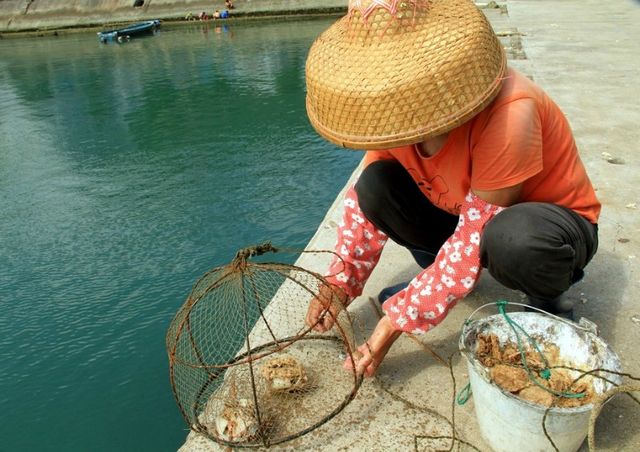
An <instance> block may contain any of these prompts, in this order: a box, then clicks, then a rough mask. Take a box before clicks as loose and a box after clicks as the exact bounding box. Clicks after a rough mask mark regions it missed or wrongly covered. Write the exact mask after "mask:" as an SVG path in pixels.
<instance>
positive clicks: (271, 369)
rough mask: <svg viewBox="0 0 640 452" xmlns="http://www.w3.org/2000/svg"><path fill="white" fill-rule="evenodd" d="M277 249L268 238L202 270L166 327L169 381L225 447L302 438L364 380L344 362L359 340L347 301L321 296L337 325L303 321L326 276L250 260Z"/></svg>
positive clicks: (191, 415)
mask: <svg viewBox="0 0 640 452" xmlns="http://www.w3.org/2000/svg"><path fill="white" fill-rule="evenodd" d="M278 251H281V250H280V249H277V248H275V247H273V246H272V245H271V244H270V243H264V244H262V245H258V246H255V247H250V248H246V249H243V250H240V251H238V253H237V254H236V256H235V258H234V259H233V260H232V261H231V262H230V263H229V264H227V265H223V266H219V267H216V268H214V269H212V270H210V271H208V272H207V273H205V274H204V275H203V276H202V277H201V278H200V279H199V280H198V281H197V282H196V283H195V285H194V287H193V289H192V290H191V293H190V294H189V296H188V297H187V300H186V301H185V303H184V304H183V306H182V307H181V308H180V309H179V310H178V312H177V313H176V315H175V317H174V319H173V321H172V322H171V324H170V326H169V329H168V332H167V337H166V345H167V353H168V357H169V376H170V382H171V387H172V390H173V394H174V397H175V399H176V402H177V404H178V407H179V409H180V411H181V413H182V415H183V417H184V418H185V421H186V422H187V425H188V426H189V427H190V428H191V429H192V430H194V431H196V432H198V433H200V434H202V435H204V436H206V437H208V438H210V439H212V440H214V441H216V442H218V443H220V444H223V445H226V446H230V447H269V446H271V445H275V444H280V443H283V442H285V441H289V440H292V439H295V438H298V437H300V436H302V435H304V434H306V433H308V432H310V431H312V430H314V429H315V428H317V427H319V426H321V425H323V424H325V423H326V422H328V421H329V420H330V419H332V418H333V417H334V416H336V415H337V414H338V413H339V412H340V411H342V410H343V409H344V407H346V406H347V405H348V404H349V403H350V402H351V401H352V400H353V398H354V397H355V395H356V393H357V391H358V389H359V387H360V384H361V382H362V377H361V376H359V375H357V373H356V372H355V369H354V370H353V371H351V372H345V370H344V369H343V368H342V360H343V359H344V356H348V357H350V358H352V359H353V355H352V354H353V353H354V352H355V348H354V339H353V327H352V325H351V318H350V317H349V315H348V313H347V311H346V310H345V309H344V306H343V305H341V300H337V299H335V297H334V298H332V299H331V300H324V299H323V304H324V303H325V302H326V308H325V311H324V313H323V314H324V315H330V316H332V317H333V320H334V322H335V327H334V328H333V330H332V331H331V332H327V333H324V334H318V333H315V332H314V331H313V325H312V326H308V325H305V324H304V318H305V316H304V313H305V312H306V310H307V307H308V306H309V302H310V301H311V299H312V298H314V297H316V298H318V297H321V296H320V289H321V288H323V287H326V286H329V283H328V282H327V281H326V280H325V279H324V277H322V276H320V275H319V274H317V273H314V272H312V271H309V270H305V269H303V268H301V267H298V266H295V265H288V264H282V263H278V262H267V263H256V262H252V261H251V259H252V258H253V257H255V256H260V255H263V254H265V253H275V252H278ZM305 252H307V253H311V252H312V251H305ZM320 252H321V253H326V251H320ZM330 308H332V309H330ZM333 308H335V309H333ZM334 312H335V314H334ZM319 321H320V320H319Z"/></svg>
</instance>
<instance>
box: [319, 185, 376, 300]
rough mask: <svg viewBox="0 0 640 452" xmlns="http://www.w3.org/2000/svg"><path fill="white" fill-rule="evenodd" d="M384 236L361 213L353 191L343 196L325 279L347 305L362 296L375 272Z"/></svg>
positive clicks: (353, 189) (350, 189) (352, 188)
mask: <svg viewBox="0 0 640 452" xmlns="http://www.w3.org/2000/svg"><path fill="white" fill-rule="evenodd" d="M386 242H387V235H386V234H384V233H383V232H382V231H380V230H378V229H377V228H376V227H375V226H374V225H373V224H372V223H371V222H369V220H367V218H366V217H365V216H364V214H363V213H362V210H360V205H359V204H358V195H357V194H356V191H355V188H354V187H353V186H352V187H351V188H349V190H348V191H347V193H346V194H345V196H344V213H343V216H342V221H341V222H340V224H339V225H338V241H337V244H336V252H337V254H338V256H339V257H338V256H336V257H334V259H333V260H332V262H331V265H330V266H329V269H328V270H327V273H326V279H327V280H328V281H329V282H330V283H332V284H335V285H336V286H338V287H340V288H342V289H343V290H344V291H345V293H346V294H347V296H348V297H349V301H350V300H353V299H354V298H355V297H357V296H358V295H360V294H361V293H362V289H363V288H364V284H365V283H366V282H367V279H368V278H369V275H370V274H371V272H372V271H373V269H374V268H375V266H376V264H377V263H378V260H379V259H380V254H381V253H382V248H384V245H385V243H386Z"/></svg>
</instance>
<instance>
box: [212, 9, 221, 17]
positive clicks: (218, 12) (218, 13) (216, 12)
mask: <svg viewBox="0 0 640 452" xmlns="http://www.w3.org/2000/svg"><path fill="white" fill-rule="evenodd" d="M213 18H214V19H220V10H217V9H216V10H215V12H214V13H213Z"/></svg>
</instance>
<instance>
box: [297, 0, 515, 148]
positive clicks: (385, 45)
mask: <svg viewBox="0 0 640 452" xmlns="http://www.w3.org/2000/svg"><path fill="white" fill-rule="evenodd" d="M505 71H506V56H505V53H504V49H503V48H502V45H501V44H500V41H499V40H498V38H497V36H496V35H495V33H494V32H493V30H492V28H491V25H490V24H489V22H488V21H487V19H486V18H485V16H484V14H483V13H482V12H481V11H480V10H479V9H478V8H477V7H476V6H475V4H474V3H473V2H472V1H471V0H430V1H425V0H350V3H349V9H348V13H347V15H346V16H345V17H343V18H342V19H340V20H338V21H337V22H336V23H335V24H333V25H332V26H331V27H329V29H327V30H326V31H325V32H323V33H322V34H321V35H320V36H319V37H318V38H317V39H316V41H315V42H314V43H313V45H312V47H311V50H310V51H309V56H308V58H307V63H306V80H307V101H306V103H307V114H308V115H309V119H310V121H311V124H312V125H313V127H314V128H315V129H316V130H317V131H318V133H319V134H320V135H322V136H323V137H325V138H326V139H327V140H329V141H331V142H333V143H335V144H337V145H339V146H343V147H349V148H354V149H387V148H392V147H396V146H402V145H406V144H413V143H417V142H420V141H422V140H423V139H426V138H429V137H433V136H436V135H440V134H442V133H444V132H447V131H449V130H451V129H453V128H455V127H457V126H459V125H460V124H462V123H464V122H466V121H468V120H469V119H470V118H472V117H473V116H474V115H476V114H477V113H479V112H480V111H481V110H482V109H484V108H485V107H486V106H487V105H488V104H489V103H490V102H491V101H492V100H493V98H494V97H495V95H496V94H497V93H498V91H499V90H500V87H501V83H502V79H503V77H504V74H505Z"/></svg>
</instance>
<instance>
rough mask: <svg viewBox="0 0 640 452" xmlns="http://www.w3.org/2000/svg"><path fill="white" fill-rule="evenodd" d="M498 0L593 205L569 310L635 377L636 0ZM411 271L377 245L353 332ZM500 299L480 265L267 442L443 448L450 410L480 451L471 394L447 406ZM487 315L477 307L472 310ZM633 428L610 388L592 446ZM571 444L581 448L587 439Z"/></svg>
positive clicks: (317, 240) (627, 447) (322, 237)
mask: <svg viewBox="0 0 640 452" xmlns="http://www.w3.org/2000/svg"><path fill="white" fill-rule="evenodd" d="M500 4H501V5H503V6H506V13H505V8H504V7H503V8H502V9H500V8H492V9H490V10H485V13H486V14H487V16H488V17H489V19H490V20H491V23H492V25H493V26H494V29H495V30H496V31H497V32H498V34H499V35H500V36H501V39H502V40H503V44H504V45H505V47H506V48H507V50H508V53H509V58H510V59H509V64H511V65H512V66H514V67H516V68H518V69H520V70H521V71H523V72H525V73H526V74H527V75H529V76H530V77H532V78H533V79H534V80H536V82H537V83H539V84H540V85H541V86H542V87H543V88H544V89H545V90H546V91H547V92H548V93H549V94H551V96H552V97H553V98H554V99H555V100H556V101H557V103H558V104H559V105H560V106H561V108H562V109H563V111H564V112H565V113H566V115H567V116H568V118H569V121H570V123H571V124H572V127H573V129H574V131H575V135H576V140H577V142H578V146H579V148H580V150H581V156H582V159H583V161H584V163H585V165H586V167H587V170H588V171H589V174H590V177H591V179H592V181H593V183H594V185H595V187H596V189H597V193H598V196H599V198H600V200H601V201H602V203H603V212H602V216H601V220H600V249H599V252H598V253H597V255H596V256H595V258H594V259H593V261H592V262H591V263H590V264H589V266H588V267H587V269H586V273H587V274H586V277H585V278H584V280H583V281H581V282H580V283H578V284H576V285H575V286H573V287H572V288H571V289H570V291H569V293H568V294H569V296H570V297H572V298H574V299H575V300H576V302H577V307H576V308H575V311H576V316H577V317H578V318H579V317H582V316H584V317H586V318H588V319H590V320H592V321H593V322H595V323H596V324H597V325H598V326H599V328H600V335H601V337H603V339H604V340H605V341H606V342H607V343H608V344H609V345H611V347H612V348H613V350H614V351H616V352H617V353H618V355H619V356H620V358H621V360H622V365H623V369H624V371H625V372H629V373H631V374H632V375H635V376H639V375H640V358H638V352H637V344H640V296H638V293H639V290H640V278H639V277H638V270H637V268H638V263H637V260H638V259H639V258H640V216H639V214H638V210H637V209H638V205H639V204H640V195H639V194H638V190H637V187H638V186H640V171H639V170H640V168H639V161H640V160H639V159H638V151H639V149H638V147H639V146H640V145H639V144H638V143H640V128H639V127H638V124H640V109H638V106H637V99H639V98H640V88H639V85H638V83H637V74H638V73H640V57H639V55H640V39H639V38H640V28H638V23H640V4H639V3H637V2H635V3H634V2H631V1H620V2H614V3H607V4H603V3H602V2H599V1H596V0H566V1H563V2H557V1H552V0H508V2H506V3H504V2H501V3H500ZM336 152H340V151H336ZM345 152H346V151H345ZM349 184H350V182H349V183H347V186H348V185H349ZM341 211H342V209H341V200H340V198H339V199H337V200H336V202H335V204H334V205H333V207H332V208H331V209H330V210H329V211H328V213H327V216H326V218H325V219H324V221H323V222H322V224H321V225H320V227H319V229H318V231H317V233H316V235H315V236H314V237H313V239H312V240H311V241H310V243H309V245H308V248H309V249H332V247H333V244H334V241H335V229H336V225H337V222H338V221H339V220H340V216H341ZM297 264H298V265H300V266H302V267H305V268H308V269H311V270H315V271H318V272H323V271H324V270H325V267H326V264H327V262H326V261H320V260H318V259H309V258H308V257H307V256H303V257H301V258H300V260H299V261H298V262H297ZM418 271H419V268H418V267H417V266H416V265H415V264H414V263H413V260H412V258H411V256H410V254H409V253H408V252H407V251H406V250H404V249H402V248H401V247H398V246H396V245H394V244H393V243H391V244H390V245H388V246H387V247H386V248H385V251H384V253H383V256H382V259H381V261H380V263H379V265H378V266H377V267H376V269H375V271H374V273H373V274H372V276H371V278H370V280H369V282H368V284H367V286H366V289H365V292H364V293H363V295H362V296H361V297H360V298H358V299H357V300H355V301H354V303H353V304H352V305H351V306H350V307H349V309H350V311H351V312H352V313H353V314H354V315H355V316H356V317H357V318H358V319H359V321H360V322H361V323H362V324H363V325H364V330H365V331H364V333H363V334H365V335H366V334H367V333H368V332H370V331H371V330H372V329H373V327H374V325H375V323H376V322H377V319H378V315H379V314H378V311H377V308H376V303H375V301H374V299H375V297H376V295H377V293H378V292H379V290H380V289H382V288H383V287H386V286H388V285H390V284H393V283H397V282H400V281H405V280H407V279H410V278H412V277H413V276H414V275H415V274H416V273H417V272H418ZM500 299H503V300H508V301H511V302H520V301H522V294H520V293H518V292H515V291H511V290H509V289H506V288H504V287H502V286H501V285H500V284H498V283H497V282H496V281H495V280H493V279H492V278H491V276H490V275H489V274H488V273H487V272H485V273H484V274H483V276H482V278H481V280H480V282H479V285H478V286H477V288H476V290H475V291H474V292H473V293H472V294H471V295H470V296H468V297H467V298H466V299H464V300H462V301H461V302H459V303H458V305H457V306H456V307H455V308H454V309H453V310H452V312H451V313H450V315H449V316H448V317H447V319H446V320H445V321H444V322H443V323H442V324H440V325H439V326H438V327H437V328H436V329H434V330H433V331H431V332H429V333H428V334H426V335H425V336H422V337H416V338H410V337H408V336H403V337H401V339H400V340H399V341H397V342H396V343H395V344H394V346H393V347H392V349H391V351H390V352H389V354H388V355H387V357H386V359H385V361H384V362H383V364H382V366H381V367H380V369H379V371H378V373H377V375H376V376H375V377H374V378H372V379H368V380H366V381H365V383H364V384H363V386H362V388H361V390H360V392H359V393H358V395H357V397H356V399H355V400H354V401H353V402H352V403H351V404H350V405H348V406H347V407H346V409H345V410H344V411H343V412H341V413H340V414H339V415H338V416H337V417H336V418H334V419H333V420H331V421H330V422H329V423H327V424H325V425H323V426H322V427H320V428H318V429H316V430H314V431H313V432H311V433H310V434H308V435H306V436H304V437H302V438H300V439H298V440H295V441H293V442H290V443H287V444H284V445H282V446H277V447H274V448H273V449H275V450H363V451H364V450H367V451H369V450H374V451H378V450H428V451H431V450H449V446H450V444H451V442H450V441H451V440H449V439H436V438H435V437H438V436H440V437H447V436H449V437H450V436H452V434H453V430H452V422H451V420H452V418H453V417H452V408H455V430H456V437H457V438H460V439H462V440H463V441H466V442H467V443H468V444H471V445H473V446H474V447H475V448H477V449H479V450H489V447H488V445H487V444H486V443H485V442H484V440H483V438H482V436H481V434H480V431H479V429H478V423H477V420H476V414H475V412H474V406H473V397H472V398H471V400H470V401H469V402H468V403H466V404H465V405H463V406H457V405H456V404H454V403H453V400H454V397H455V394H456V392H458V391H459V390H460V389H461V388H462V387H463V386H464V385H466V383H467V381H468V375H467V373H466V365H465V363H464V361H463V359H462V358H461V357H460V356H459V355H458V354H456V351H457V343H458V337H459V335H460V331H461V326H462V324H463V322H464V321H465V320H466V319H467V318H468V316H469V315H470V314H471V313H472V312H473V311H474V310H475V309H476V308H478V307H480V306H482V305H484V304H486V303H493V302H495V301H496V300H500ZM496 312H497V311H496V309H495V308H486V309H485V310H483V311H481V313H480V314H478V315H480V316H483V315H490V314H494V313H496ZM432 352H433V353H437V354H438V355H439V356H441V357H442V358H444V359H445V360H446V359H447V358H448V357H449V356H452V363H453V375H454V376H455V382H456V385H455V389H454V384H453V383H454V382H453V379H452V377H451V375H450V371H449V367H448V366H445V365H443V364H442V362H440V361H439V360H438V359H435V358H434V356H433V354H432ZM636 384H637V382H636ZM639 396H640V394H636V397H639ZM638 425H640V406H638V404H636V403H634V402H633V401H632V400H631V399H630V398H628V397H626V396H624V395H621V396H617V397H616V398H615V399H614V400H612V401H610V403H608V404H607V405H606V406H605V408H604V410H603V411H602V413H601V415H600V417H599V418H598V421H597V423H596V440H597V446H598V449H599V450H611V451H614V450H615V451H621V450H624V451H632V450H639V449H640V430H638V428H637V426H638ZM468 444H467V445H465V444H464V443H461V449H462V450H471V449H472V447H470V446H469V445H468ZM212 450H221V448H219V446H217V445H216V444H215V443H213V442H211V441H208V440H206V439H205V438H203V437H201V436H198V435H195V434H193V433H192V434H190V435H189V436H188V439H187V442H186V443H185V445H184V446H183V447H182V448H181V451H183V452H186V451H189V452H195V451H212ZM548 450H553V448H552V447H551V446H550V447H549V449H548ZM580 450H581V451H586V450H588V447H587V445H586V442H585V444H583V446H582V448H581V449H580Z"/></svg>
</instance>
